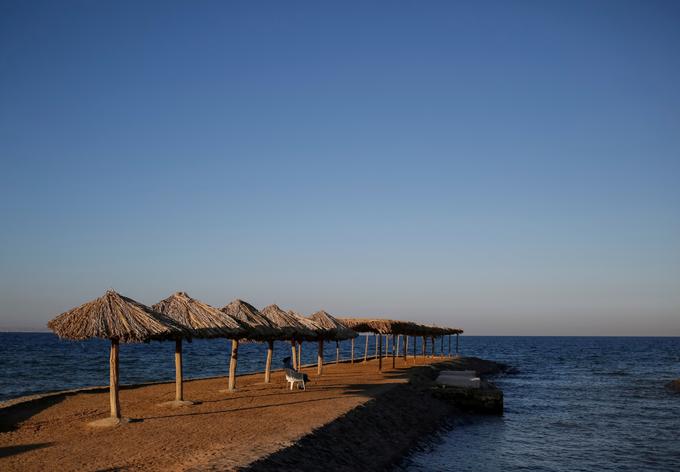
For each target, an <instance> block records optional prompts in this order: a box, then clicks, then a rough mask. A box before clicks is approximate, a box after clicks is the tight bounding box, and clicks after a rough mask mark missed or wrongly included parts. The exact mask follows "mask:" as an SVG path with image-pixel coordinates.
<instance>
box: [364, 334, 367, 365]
mask: <svg viewBox="0 0 680 472" xmlns="http://www.w3.org/2000/svg"><path fill="white" fill-rule="evenodd" d="M364 362H368V334H367V335H366V347H365V348H364Z"/></svg>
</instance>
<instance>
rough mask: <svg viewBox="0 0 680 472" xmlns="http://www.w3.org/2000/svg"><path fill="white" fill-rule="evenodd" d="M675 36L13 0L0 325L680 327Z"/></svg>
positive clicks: (346, 13) (624, 331)
mask: <svg viewBox="0 0 680 472" xmlns="http://www.w3.org/2000/svg"><path fill="white" fill-rule="evenodd" d="M679 48H680V4H678V3H677V2H673V1H669V2H662V1H650V0H645V1H632V2H631V1H612V2H607V1H598V2H590V1H583V2H582V1H571V0H570V1H564V2H557V1H547V2H538V1H512V2H507V1H499V2H489V1H480V2H463V1H460V2H450V1H441V2H439V1H428V2H418V1H397V2H393V1H389V2H388V1H386V2H371V1H360V2H349V1H343V2H318V1H314V2H302V1H300V2H280V1H272V2H266V1H256V2H221V1H220V2H211V1H201V2H189V1H185V2H172V1H163V2H127V1H116V2H92V1H79V2H75V1H63V2H52V1H47V2H37V1H27V2H7V1H0V330H44V329H46V328H45V324H46V322H47V321H48V320H49V319H51V318H52V317H54V316H56V315H58V314H59V313H61V312H63V311H66V310H68V309H70V308H72V307H74V306H77V305H80V304H81V303H84V302H86V301H88V300H90V299H93V298H95V297H98V296H100V295H102V294H103V293H104V292H105V290H106V289H108V288H114V289H116V290H117V291H118V292H120V293H122V294H124V295H127V296H129V297H132V298H134V299H136V300H139V301H140V302H143V303H147V304H152V303H155V302H157V301H158V300H160V299H162V298H165V297H167V296H169V295H170V294H171V293H173V292H175V291H179V290H183V291H187V292H188V293H189V294H190V295H192V296H193V297H195V298H199V299H201V300H203V301H205V302H207V303H210V304H212V305H215V306H223V305H225V304H226V303H228V302H229V301H230V300H232V299H234V298H241V299H245V300H248V301H250V302H251V303H253V304H254V305H255V306H257V307H260V308H261V307H264V306H266V305H268V304H270V303H277V304H279V305H280V306H282V307H284V308H286V309H295V310H298V311H300V312H303V313H311V312H313V311H316V310H319V309H322V308H323V309H326V310H327V311H329V312H330V313H334V314H337V315H343V316H375V317H380V316H385V317H391V318H397V319H412V320H417V321H421V322H427V323H437V324H440V325H447V326H458V327H462V328H464V329H465V331H466V333H468V334H476V335H674V336H678V335H680V184H679V180H680V54H678V50H679Z"/></svg>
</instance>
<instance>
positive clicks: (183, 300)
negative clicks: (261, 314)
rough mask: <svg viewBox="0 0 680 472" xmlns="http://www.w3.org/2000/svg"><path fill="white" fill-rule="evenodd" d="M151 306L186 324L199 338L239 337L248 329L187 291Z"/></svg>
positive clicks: (177, 293)
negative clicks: (192, 296) (191, 295)
mask: <svg viewBox="0 0 680 472" xmlns="http://www.w3.org/2000/svg"><path fill="white" fill-rule="evenodd" d="M151 308H153V309H154V310H156V311H159V312H161V313H163V314H164V315H166V316H168V317H169V318H172V319H173V320H175V321H176V322H178V323H179V324H181V325H182V326H185V327H186V328H188V329H189V330H191V333H192V335H193V336H195V337H198V338H219V337H226V338H239V337H241V336H243V335H244V334H245V331H246V330H245V329H244V328H243V327H242V326H241V325H240V324H239V323H238V322H237V321H236V320H235V319H233V318H232V317H230V316H229V315H227V314H226V313H224V312H222V311H220V310H218V309H217V308H215V307H213V306H210V305H208V304H207V303H203V302H201V301H199V300H196V299H195V298H191V297H190V296H189V294H187V293H186V292H176V293H174V294H172V295H170V296H169V297H168V298H166V299H164V300H161V301H160V302H158V303H156V304H155V305H153V306H152V307H151Z"/></svg>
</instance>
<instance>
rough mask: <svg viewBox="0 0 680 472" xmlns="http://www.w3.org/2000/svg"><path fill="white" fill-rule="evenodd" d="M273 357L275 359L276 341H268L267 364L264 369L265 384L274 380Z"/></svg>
mask: <svg viewBox="0 0 680 472" xmlns="http://www.w3.org/2000/svg"><path fill="white" fill-rule="evenodd" d="M272 357H274V341H271V340H270V341H267V362H266V364H265V368H264V383H266V384H268V383H269V382H271V378H272Z"/></svg>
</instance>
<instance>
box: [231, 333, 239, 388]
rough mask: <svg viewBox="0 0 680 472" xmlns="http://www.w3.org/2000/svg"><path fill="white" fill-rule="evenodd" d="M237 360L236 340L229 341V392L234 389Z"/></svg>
mask: <svg viewBox="0 0 680 472" xmlns="http://www.w3.org/2000/svg"><path fill="white" fill-rule="evenodd" d="M237 359H238V339H232V340H231V359H230V360H229V391H230V392H233V391H234V390H235V389H236V360H237Z"/></svg>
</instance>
